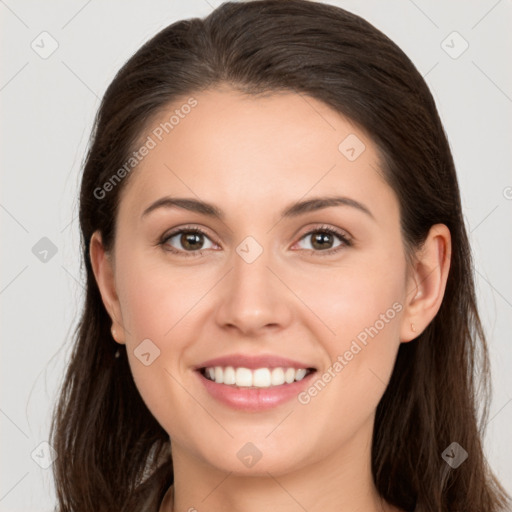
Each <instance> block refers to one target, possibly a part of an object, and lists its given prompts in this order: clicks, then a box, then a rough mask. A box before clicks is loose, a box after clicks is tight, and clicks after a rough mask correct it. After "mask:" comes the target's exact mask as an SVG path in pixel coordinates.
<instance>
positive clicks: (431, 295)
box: [400, 224, 451, 342]
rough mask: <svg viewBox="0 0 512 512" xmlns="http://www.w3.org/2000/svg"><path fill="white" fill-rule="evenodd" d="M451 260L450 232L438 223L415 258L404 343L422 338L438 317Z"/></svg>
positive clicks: (403, 322) (410, 278) (408, 291)
mask: <svg viewBox="0 0 512 512" xmlns="http://www.w3.org/2000/svg"><path fill="white" fill-rule="evenodd" d="M450 259H451V235H450V230H449V229H448V227H447V226H445V225H444V224H435V225H434V226H432V227H431V228H430V231H429V234H428V236H427V238H426V240H425V242H424V244H423V245H422V246H421V248H420V249H419V250H418V251H417V252H416V254H415V255H414V263H413V268H412V269H411V272H410V277H409V279H408V284H407V296H406V300H405V308H404V309H405V311H404V315H403V317H402V327H401V336H400V341H402V342H407V341H411V340H413V339H415V338H416V337H418V336H419V335H420V334H421V332H422V331H424V330H425V328H426V327H427V326H428V325H429V324H430V322H431V321H432V320H433V318H434V317H435V316H436V314H437V312H438V311H439V308H440V307H441V303H442V301H443V297H444V292H445V289H446V282H447V279H448V273H449V270H450Z"/></svg>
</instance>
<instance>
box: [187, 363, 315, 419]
mask: <svg viewBox="0 0 512 512" xmlns="http://www.w3.org/2000/svg"><path fill="white" fill-rule="evenodd" d="M195 373H196V374H197V375H198V376H199V379H200V380H201V382H202V383H203V385H204V387H205V388H206V390H207V391H208V392H209V393H210V395H212V396H213V397H214V398H216V399H217V400H219V401H220V402H222V403H223V404H226V405H228V406H230V407H232V408H234V409H239V410H243V411H251V412H257V411H264V410H267V409H271V408H272V407H277V406H278V405H281V404H282V403H284V402H287V401H288V400H291V399H293V398H296V397H297V395H298V394H299V393H300V392H301V391H303V390H304V388H306V387H307V386H308V385H309V382H310V380H311V379H312V378H313V376H314V374H315V373H316V372H312V373H310V374H309V375H306V377H304V378H303V379H302V380H300V381H298V382H292V383H291V384H282V385H280V386H271V387H268V388H244V387H240V388H239V387H236V386H228V385H226V384H217V382H214V381H212V380H209V379H207V378H206V377H205V376H204V375H203V374H202V373H201V372H200V371H196V372H195Z"/></svg>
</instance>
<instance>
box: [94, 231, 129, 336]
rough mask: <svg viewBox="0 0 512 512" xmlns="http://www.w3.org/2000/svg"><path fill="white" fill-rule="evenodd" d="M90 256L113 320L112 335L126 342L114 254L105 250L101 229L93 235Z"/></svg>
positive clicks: (107, 308)
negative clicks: (113, 259)
mask: <svg viewBox="0 0 512 512" xmlns="http://www.w3.org/2000/svg"><path fill="white" fill-rule="evenodd" d="M89 258H90V260H91V265H92V269H93V272H94V277H95V278H96V283H97V284H98V288H99V290H100V294H101V298H102V300H103V304H104V305H105V308H106V310H107V312H108V314H109V316H110V318H111V320H112V330H113V334H112V336H114V333H115V336H114V338H115V341H117V343H120V344H124V343H125V338H124V328H123V322H122V318H123V317H122V315H121V307H120V304H119V298H118V296H117V292H116V286H115V280H114V267H113V262H112V256H111V254H109V253H107V252H106V251H105V248H104V247H103V242H102V238H101V233H100V232H99V231H95V232H94V233H93V235H92V236H91V243H90V244H89Z"/></svg>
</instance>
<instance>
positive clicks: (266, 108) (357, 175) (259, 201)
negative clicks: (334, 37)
mask: <svg viewBox="0 0 512 512" xmlns="http://www.w3.org/2000/svg"><path fill="white" fill-rule="evenodd" d="M187 105H188V106H187ZM190 105H194V106H192V107H191V106H190ZM140 140H141V145H143V144H146V145H147V146H148V147H150V149H149V150H148V151H145V156H144V157H143V158H141V159H140V163H138V164H137V166H136V167H135V169H134V171H133V175H131V176H130V180H129V182H128V183H127V187H126V189H125V190H124V191H123V196H124V199H123V201H122V207H123V208H128V209H130V210H137V211H142V209H143V208H144V207H145V206H147V203H148V202H150V201H152V200H155V199H157V198H158V197H161V196H163V195H166V194H168V195H181V196H183V195H186V196H188V197H194V196H196V197H198V198H202V199H205V200H210V199H211V200H212V201H214V202H217V203H218V202H219V201H221V202H222V203H223V205H224V206H225V209H229V207H230V206H231V207H232V208H234V209H235V210H236V209H238V210H237V211H240V210H239V208H240V207H242V206H247V208H256V207H258V206H261V205H263V204H265V207H266V208H269V207H270V208H272V205H276V207H277V205H278V204H279V205H281V203H283V201H284V202H289V201H287V200H286V198H287V199H288V200H290V201H296V200H298V199H299V198H301V197H303V196H305V195H308V194H309V195H319V194H323V195H325V194H326V193H333V192H339V193H342V194H343V195H351V196H352V197H353V198H354V199H356V200H357V199H358V198H360V199H362V198H365V197H366V198H367V199H368V198H370V199H371V197H372V196H373V197H374V198H375V199H376V198H377V197H379V195H380V199H379V200H382V199H383V198H382V195H383V194H384V195H386V194H388V195H389V194H390V192H392V191H390V190H389V187H388V186H387V184H386V183H385V182H384V180H383V179H382V176H381V174H380V171H379V167H380V163H379V155H378V152H377V149H376V147H375V145H374V143H373V142H372V141H371V140H370V138H369V137H368V135H367V134H366V133H365V132H364V131H362V130H361V129H360V128H358V127H357V126H355V125H354V124H353V123H352V122H351V121H350V120H348V119H346V118H345V117H343V116H342V115H341V114H339V113H338V112H336V111H335V110H333V109H332V108H330V107H329V106H327V105H326V104H324V103H323V102H321V101H319V100H317V99H315V98H312V97H310V96H306V95H303V94H298V93H291V92H279V93H272V94H266V95H264V96H261V95H260V96H254V95H245V94H242V93H240V92H237V91H233V90H230V89H215V90H209V91H203V92H201V93H198V94H194V95H191V97H184V98H182V99H181V100H179V101H176V102H174V103H173V104H172V105H169V106H168V107H167V108H165V109H163V110H162V111H160V112H158V114H157V115H156V116H155V117H154V118H153V119H152V120H151V121H150V122H149V124H148V126H147V128H146V130H145V131H144V133H143V134H142V136H141V138H140ZM386 189H387V190H386ZM389 199H390V200H393V198H392V197H391V196H390V197H389Z"/></svg>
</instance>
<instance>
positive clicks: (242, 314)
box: [216, 248, 293, 337]
mask: <svg viewBox="0 0 512 512" xmlns="http://www.w3.org/2000/svg"><path fill="white" fill-rule="evenodd" d="M252 249H254V248H252ZM241 255H242V256H241ZM276 267H277V265H276V264H275V261H274V262H273V261H272V256H271V254H270V251H268V250H266V249H265V250H263V252H262V253H261V254H260V255H259V256H258V257H257V258H256V259H255V260H254V261H251V258H250V257H249V258H247V257H246V255H245V254H244V253H243V252H240V253H234V254H233V268H232V270H231V271H230V272H229V273H228V275H227V276H226V277H225V278H224V279H223V284H222V292H221V300H220V302H219V307H218V309H217V315H216V316H217V318H216V319H217V322H218V325H219V326H220V327H221V328H223V329H231V330H233V331H235V330H236V331H238V334H243V335H245V336H252V337H254V336H258V335H262V334H265V333H267V332H268V331H269V329H271V330H273V331H278V330H282V329H285V328H286V327H287V326H288V325H289V323H290V321H291V317H292V311H291V308H292V298H293V293H292V292H291V291H290V290H289V289H288V288H287V286H286V284H285V283H286V279H284V277H283V276H280V275H279V274H280V272H279V270H278V269H277V268H276Z"/></svg>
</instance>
